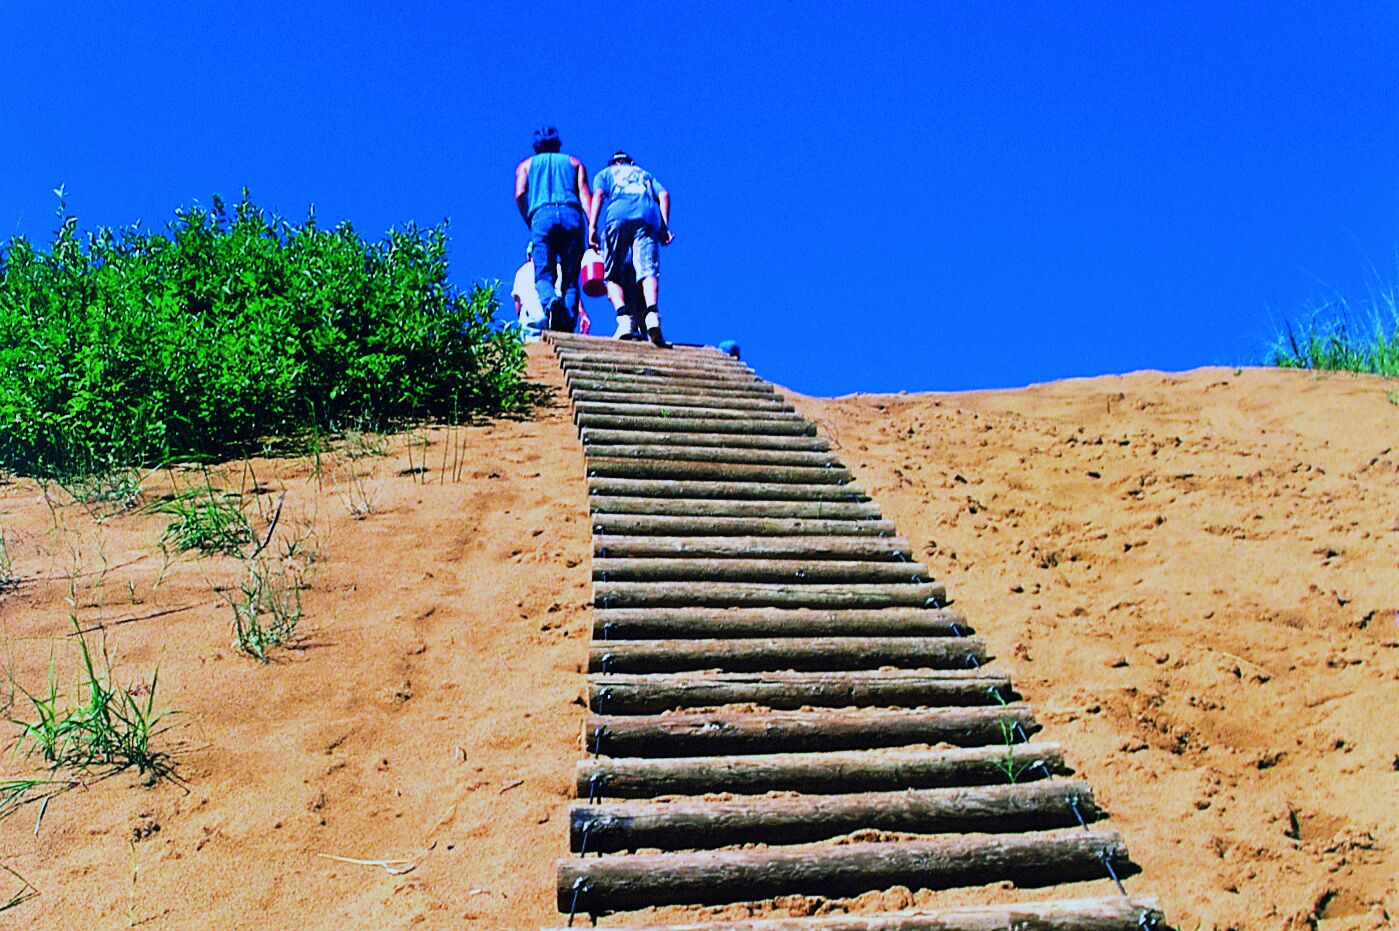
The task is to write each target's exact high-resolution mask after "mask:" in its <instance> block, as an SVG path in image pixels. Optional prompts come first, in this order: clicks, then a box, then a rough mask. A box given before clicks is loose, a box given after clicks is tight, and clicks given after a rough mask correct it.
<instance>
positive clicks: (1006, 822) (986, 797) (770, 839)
mask: <svg viewBox="0 0 1399 931" xmlns="http://www.w3.org/2000/svg"><path fill="white" fill-rule="evenodd" d="M1074 808H1077V809H1078V814H1079V815H1082V817H1083V819H1084V820H1085V821H1090V822H1091V821H1097V820H1099V819H1100V818H1101V817H1102V811H1101V810H1100V809H1099V808H1098V806H1097V804H1096V802H1095V801H1094V799H1093V791H1092V789H1090V788H1089V786H1088V783H1086V782H1082V781H1059V780H1054V781H1050V780H1044V781H1041V782H1024V783H1017V784H1014V785H994V786H975V787H958V788H953V789H907V790H904V791H902V792H862V793H858V794H852V795H796V796H778V797H760V798H738V799H691V798H682V799H673V800H667V801H663V802H651V801H647V802H604V803H601V804H595V805H588V804H574V806H573V808H572V809H571V810H570V812H569V845H570V846H569V849H570V850H572V851H573V852H574V853H578V852H579V851H582V850H586V851H588V852H592V853H611V852H616V851H621V850H642V849H655V850H696V849H712V848H715V847H728V846H731V845H736V844H752V843H760V844H806V843H812V842H814V841H821V840H827V839H829V838H833V837H840V836H841V835H844V834H850V833H853V832H855V831H862V830H876V831H898V832H901V833H906V834H958V833H962V834H966V833H974V832H982V833H987V834H1001V833H1012V832H1020V831H1037V830H1044V829H1046V828H1059V827H1071V826H1074V825H1077V824H1078V816H1076V815H1075V814H1074Z"/></svg>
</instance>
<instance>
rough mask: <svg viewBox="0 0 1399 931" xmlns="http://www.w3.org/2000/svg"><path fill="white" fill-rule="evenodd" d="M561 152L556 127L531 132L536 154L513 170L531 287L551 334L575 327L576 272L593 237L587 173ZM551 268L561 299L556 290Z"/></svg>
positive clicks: (546, 127) (576, 309)
mask: <svg viewBox="0 0 1399 931" xmlns="http://www.w3.org/2000/svg"><path fill="white" fill-rule="evenodd" d="M562 147H563V144H562V142H561V140H560V139H559V132H558V130H557V129H555V128H554V127H552V126H544V127H541V128H540V129H537V130H535V132H534V155H532V156H530V157H529V158H527V159H525V160H524V161H523V162H520V164H519V166H518V167H517V168H516V169H515V203H516V205H517V206H519V208H520V216H522V217H524V218H525V223H526V224H527V225H528V226H529V229H530V251H531V253H532V257H533V259H534V287H535V290H536V291H537V293H538V294H539V303H540V305H541V306H542V307H543V308H544V311H545V313H546V314H547V315H548V326H549V329H551V330H563V331H565V332H568V333H572V332H573V329H574V327H576V326H577V325H578V307H579V304H578V272H579V270H580V269H581V268H582V266H583V250H584V249H586V248H587V243H588V240H590V239H591V238H592V235H593V231H592V226H591V225H589V222H588V215H587V209H586V208H587V205H588V204H589V203H590V202H591V199H592V198H591V195H590V194H589V192H588V172H587V169H585V168H584V167H583V163H582V162H580V161H579V160H578V159H576V158H574V157H573V156H572V155H568V154H565V153H564V152H561V151H560V149H561V148H562ZM555 265H557V266H559V270H560V272H561V274H562V281H561V287H562V289H563V293H562V294H560V293H559V291H557V290H555V288H554V266H555Z"/></svg>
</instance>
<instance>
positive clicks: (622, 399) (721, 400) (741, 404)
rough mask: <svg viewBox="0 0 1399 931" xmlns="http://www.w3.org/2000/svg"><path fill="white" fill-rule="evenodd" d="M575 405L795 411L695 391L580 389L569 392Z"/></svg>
mask: <svg viewBox="0 0 1399 931" xmlns="http://www.w3.org/2000/svg"><path fill="white" fill-rule="evenodd" d="M570 396H571V397H572V398H573V401H574V403H575V404H577V403H583V402H593V403H606V404H636V403H638V402H639V401H641V400H642V399H651V400H653V401H656V402H659V401H666V402H668V403H670V404H673V405H675V406H677V407H723V408H725V409H727V410H731V411H739V410H747V411H788V412H790V411H792V410H793V409H794V408H793V407H792V405H791V404H789V403H787V402H786V401H783V400H781V399H780V398H775V397H762V398H755V397H726V396H724V395H715V394H705V393H703V392H696V393H694V394H664V395H653V394H651V393H649V392H635V391H589V390H587V389H579V390H576V391H573V392H571V393H570Z"/></svg>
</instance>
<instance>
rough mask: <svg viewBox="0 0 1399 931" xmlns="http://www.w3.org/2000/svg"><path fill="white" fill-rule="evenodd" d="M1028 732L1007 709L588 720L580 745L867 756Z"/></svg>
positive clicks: (1017, 713) (630, 751)
mask: <svg viewBox="0 0 1399 931" xmlns="http://www.w3.org/2000/svg"><path fill="white" fill-rule="evenodd" d="M1017 725H1018V729H1014V728H1016V726H1017ZM1035 730H1038V726H1037V725H1036V724H1035V722H1034V717H1033V715H1032V714H1031V713H1030V708H1029V706H1028V705H1026V704H1024V703H1022V702H1012V703H1011V704H1008V705H995V706H992V707H987V708H916V709H908V708H878V709H863V708H862V709H840V710H835V711H737V712H735V711H681V712H676V713H674V714H639V715H618V714H605V715H604V714H589V715H587V717H586V718H585V719H584V731H583V738H584V746H585V747H586V748H587V750H588V752H589V753H594V754H602V753H605V754H607V755H608V756H643V755H644V756H694V755H696V754H701V753H708V754H716V755H717V754H724V753H802V752H811V751H813V750H869V749H871V748H874V747H901V746H905V745H907V744H918V743H929V744H937V743H949V744H954V745H956V746H960V747H975V746H984V745H985V744H988V743H993V742H995V741H997V740H1005V739H1006V736H1007V735H1010V736H1011V738H1012V739H1014V738H1015V736H1016V735H1018V734H1019V733H1021V732H1024V733H1026V734H1029V733H1032V732H1033V731H1035Z"/></svg>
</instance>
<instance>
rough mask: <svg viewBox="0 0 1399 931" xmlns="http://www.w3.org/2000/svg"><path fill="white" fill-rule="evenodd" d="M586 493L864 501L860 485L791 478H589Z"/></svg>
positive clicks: (740, 499)
mask: <svg viewBox="0 0 1399 931" xmlns="http://www.w3.org/2000/svg"><path fill="white" fill-rule="evenodd" d="M588 494H589V495H593V496H601V495H620V496H622V497H627V498H700V499H709V500H724V501H867V500H869V496H868V495H866V494H865V493H864V491H863V490H862V489H861V488H860V486H859V485H857V484H855V483H854V482H846V483H845V484H843V485H840V484H829V485H813V484H810V483H799V482H793V483H791V484H787V483H783V482H756V481H743V480H739V481H733V482H711V481H701V480H695V481H687V480H684V479H666V478H657V479H651V478H605V477H604V478H590V479H588Z"/></svg>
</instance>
